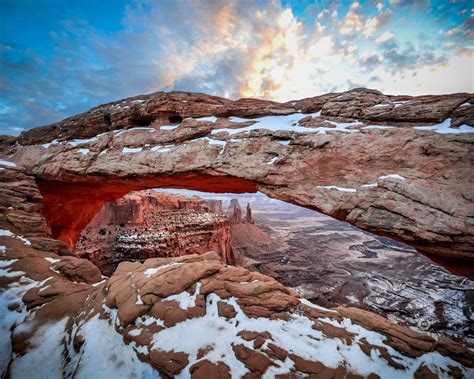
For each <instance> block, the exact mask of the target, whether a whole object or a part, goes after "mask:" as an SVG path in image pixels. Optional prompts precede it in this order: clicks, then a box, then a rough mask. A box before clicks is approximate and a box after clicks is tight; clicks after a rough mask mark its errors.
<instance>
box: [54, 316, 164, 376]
mask: <svg viewBox="0 0 474 379" xmlns="http://www.w3.org/2000/svg"><path fill="white" fill-rule="evenodd" d="M112 314H114V313H112ZM114 323H115V320H113V319H112V324H111V323H109V321H108V320H101V319H99V315H98V314H97V315H95V316H94V317H92V318H91V319H90V320H88V321H87V322H85V323H84V324H83V325H81V327H80V329H79V331H78V334H79V335H81V336H82V337H83V338H84V341H85V342H84V345H83V346H82V348H81V350H80V352H79V353H77V355H76V356H73V357H72V360H71V362H70V363H69V365H68V367H67V369H68V370H67V371H69V372H71V373H72V372H74V375H71V377H74V378H76V379H90V378H114V379H128V378H140V379H148V378H149V379H152V378H156V377H159V374H158V373H157V372H156V371H155V370H154V369H153V368H152V367H151V366H150V365H149V364H146V363H143V362H141V361H140V359H138V357H137V353H136V351H135V350H134V348H133V345H132V344H129V345H127V344H125V343H124V341H123V339H122V336H121V335H120V334H119V333H117V332H116V331H115V328H114ZM104 347H106V348H104ZM69 351H72V352H74V349H73V348H72V347H71V348H70V349H69ZM98 352H100V353H98ZM50 377H51V376H50ZM61 377H63V376H58V378H61Z"/></svg>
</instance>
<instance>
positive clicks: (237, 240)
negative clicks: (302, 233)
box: [226, 199, 275, 268]
mask: <svg viewBox="0 0 474 379" xmlns="http://www.w3.org/2000/svg"><path fill="white" fill-rule="evenodd" d="M226 214H227V217H228V218H229V221H230V230H231V242H232V254H233V256H234V259H235V263H236V264H238V265H239V266H243V267H246V268H251V267H253V264H254V263H255V262H256V261H255V260H254V259H249V257H250V256H258V255H260V254H261V253H262V252H263V251H271V250H272V249H273V248H275V246H274V244H273V243H272V242H273V241H272V239H271V237H270V236H269V235H268V234H267V233H266V232H265V231H263V230H262V229H261V228H260V227H258V226H257V225H255V221H254V219H253V217H252V209H251V208H250V204H249V203H247V207H246V213H245V216H242V208H241V207H240V204H239V200H238V199H231V200H230V204H229V208H228V209H227V211H226Z"/></svg>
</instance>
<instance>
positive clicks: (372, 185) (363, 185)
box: [362, 183, 378, 188]
mask: <svg viewBox="0 0 474 379" xmlns="http://www.w3.org/2000/svg"><path fill="white" fill-rule="evenodd" d="M362 187H363V188H373V187H378V184H377V183H368V184H362Z"/></svg>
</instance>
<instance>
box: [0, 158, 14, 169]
mask: <svg viewBox="0 0 474 379" xmlns="http://www.w3.org/2000/svg"><path fill="white" fill-rule="evenodd" d="M0 165H2V166H7V167H16V163H14V162H10V161H5V160H3V159H0Z"/></svg>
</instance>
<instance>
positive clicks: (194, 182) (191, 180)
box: [37, 172, 474, 278]
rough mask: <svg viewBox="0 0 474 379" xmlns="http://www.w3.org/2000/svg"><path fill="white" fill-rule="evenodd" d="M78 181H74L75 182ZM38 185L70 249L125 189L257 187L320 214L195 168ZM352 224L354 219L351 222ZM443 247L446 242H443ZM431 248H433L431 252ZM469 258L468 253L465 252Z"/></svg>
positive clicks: (462, 269)
mask: <svg viewBox="0 0 474 379" xmlns="http://www.w3.org/2000/svg"><path fill="white" fill-rule="evenodd" d="M76 180H78V181H76ZM37 184H38V188H39V190H40V192H41V194H42V197H43V202H42V214H43V216H45V218H46V219H47V221H48V223H49V226H50V228H51V232H52V236H53V237H54V238H55V239H58V240H61V241H63V242H65V243H66V244H67V245H68V246H69V247H70V249H71V250H74V249H75V246H76V242H77V239H78V237H79V235H80V234H81V232H82V231H83V229H84V228H85V227H86V226H87V225H88V224H89V222H90V221H91V220H92V219H93V217H94V216H95V215H96V214H97V213H98V212H99V210H100V209H101V207H102V206H103V204H104V203H106V202H109V201H115V200H117V199H119V198H121V197H122V196H124V195H126V194H127V193H129V192H131V191H139V190H144V189H152V188H173V189H189V190H196V191H201V192H213V193H253V192H257V191H261V192H263V193H265V194H267V195H268V196H270V197H272V198H276V199H278V200H283V201H286V202H289V203H293V204H296V205H300V206H304V207H306V208H309V209H312V210H315V211H318V212H321V213H324V211H323V210H322V209H320V208H317V207H315V206H313V205H311V204H308V203H305V202H304V200H303V201H302V199H301V198H293V197H291V196H287V195H281V194H280V193H279V192H278V191H273V190H272V189H270V188H267V187H266V186H264V185H262V184H261V183H260V184H259V183H257V182H253V181H250V180H245V179H241V178H238V177H233V176H222V175H210V174H203V173H198V172H190V173H184V174H180V175H175V176H160V177H156V178H136V179H135V180H133V179H127V180H120V179H108V180H101V179H97V178H91V179H88V178H85V177H83V178H81V179H80V180H79V178H75V181H57V180H37ZM329 215H330V216H331V217H333V218H336V219H338V220H341V221H350V220H348V215H349V213H348V212H346V211H341V210H336V211H335V212H333V213H332V214H329ZM352 224H354V225H356V226H359V225H357V223H352ZM373 232H374V233H375V234H378V235H382V236H385V237H389V238H392V239H395V240H398V241H402V242H405V243H408V244H409V245H412V246H414V247H415V248H416V249H417V250H418V251H419V252H421V253H423V254H425V255H427V256H428V257H429V258H431V259H432V260H433V261H434V262H435V263H437V264H439V265H441V266H443V267H445V268H446V269H448V270H449V271H451V272H453V273H455V274H458V275H463V276H467V277H470V278H472V277H473V276H474V273H473V272H472V269H471V267H470V265H465V264H463V263H462V261H463V260H464V259H462V258H464V257H463V256H461V260H460V259H459V257H452V256H449V255H447V254H443V253H441V254H436V252H437V251H440V250H441V251H442V248H443V246H442V245H441V244H438V245H436V246H434V248H433V247H430V246H429V245H423V244H421V245H420V244H419V243H418V244H417V243H413V242H412V241H410V240H408V241H407V239H404V238H400V236H398V235H395V234H394V233H390V232H384V231H380V230H374V231H373ZM446 248H447V249H449V246H446ZM433 251H434V252H435V253H434V254H433ZM467 258H468V259H469V258H470V256H467Z"/></svg>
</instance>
